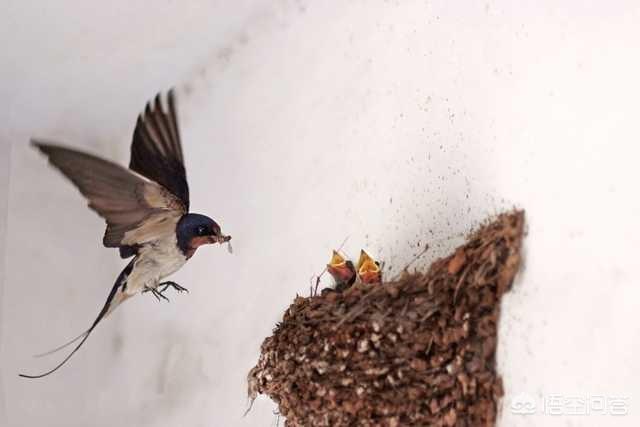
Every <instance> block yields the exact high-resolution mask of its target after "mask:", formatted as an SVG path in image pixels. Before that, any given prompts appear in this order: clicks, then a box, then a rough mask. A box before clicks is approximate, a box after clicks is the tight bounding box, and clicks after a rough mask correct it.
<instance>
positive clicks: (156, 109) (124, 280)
mask: <svg viewBox="0 0 640 427" xmlns="http://www.w3.org/2000/svg"><path fill="white" fill-rule="evenodd" d="M167 104H168V111H165V110H164V108H163V106H162V101H161V99H160V94H158V96H156V98H155V100H154V102H153V105H152V103H151V102H149V103H147V106H146V109H145V111H144V113H142V114H140V115H139V116H138V121H137V123H136V127H135V130H134V132H133V142H132V144H131V162H130V163H129V169H126V168H124V167H122V166H120V165H117V164H115V163H112V162H110V161H108V160H104V159H101V158H99V157H96V156H93V155H91V154H87V153H83V152H80V151H76V150H73V149H70V148H65V147H63V146H60V145H55V144H50V143H48V142H45V141H39V140H32V144H33V145H34V146H35V147H36V148H38V149H39V150H40V151H41V152H42V153H44V154H45V155H46V156H47V157H48V158H49V162H50V163H51V164H52V165H53V166H54V167H55V168H57V169H58V170H60V172H62V173H63V174H64V175H65V176H66V177H67V178H68V179H69V180H71V182H72V183H73V184H75V186H76V187H77V188H78V190H80V192H81V193H82V194H83V195H84V196H85V197H86V198H87V200H88V203H89V207H90V208H91V209H93V210H94V211H96V212H97V213H98V215H100V216H101V217H103V218H104V219H105V221H106V223H107V229H106V231H105V234H104V238H103V240H102V243H103V244H104V246H106V247H108V248H118V249H119V251H120V256H121V257H122V258H129V257H133V259H132V260H131V262H129V264H128V265H127V266H126V267H125V268H124V270H122V272H121V273H120V275H119V276H118V278H117V279H116V282H115V284H114V285H113V287H112V288H111V292H109V295H108V297H107V301H106V302H105V304H104V306H103V307H102V310H100V312H99V313H98V317H97V318H96V319H95V321H94V322H93V324H92V325H91V326H90V327H89V329H87V330H86V331H85V332H83V333H82V334H81V335H79V336H78V337H76V338H75V339H73V340H71V341H70V342H68V343H66V344H64V345H62V346H60V347H58V348H57V349H55V350H52V351H51V352H54V351H57V350H60V349H62V348H64V347H66V346H68V345H70V344H72V343H74V342H76V341H77V340H80V339H81V341H80V343H79V344H78V345H77V346H76V347H75V348H74V349H73V351H71V353H70V354H69V355H68V356H67V357H65V358H64V359H63V360H62V362H60V363H59V364H58V365H57V366H56V367H54V368H53V369H51V370H49V371H47V372H45V373H42V374H40V375H24V374H21V375H20V376H21V377H25V378H40V377H44V376H46V375H49V374H51V373H53V372H55V371H56V370H58V369H59V368H60V367H61V366H63V365H64V364H65V363H66V362H67V361H68V360H69V359H70V358H71V356H73V355H74V354H75V352H76V351H78V349H79V348H80V347H81V346H82V344H84V342H85V341H86V340H87V338H88V337H89V335H90V334H91V332H92V331H93V330H94V328H95V327H96V326H97V325H98V323H100V321H101V320H102V319H104V317H105V316H107V315H108V314H110V313H111V312H112V311H113V310H114V309H115V308H116V307H117V306H118V305H120V304H121V303H122V302H123V301H124V300H126V299H127V298H129V297H132V296H133V295H135V294H137V293H139V292H146V291H151V292H152V293H153V294H154V295H155V296H156V297H163V298H166V297H164V295H162V293H163V292H164V291H166V290H167V288H168V287H173V288H175V289H176V290H178V291H182V290H185V288H183V287H181V286H179V285H178V284H176V283H174V282H170V281H168V282H162V279H164V278H165V277H167V276H168V275H170V274H172V273H174V272H175V271H177V270H178V269H180V268H181V267H182V266H183V265H184V264H185V263H186V262H187V260H188V259H189V258H191V257H192V256H193V254H194V253H195V252H196V249H198V247H200V246H202V245H205V244H210V243H223V242H227V241H229V240H230V239H231V237H230V236H225V235H224V234H222V231H221V229H220V226H219V225H218V224H217V223H216V222H215V221H214V220H213V219H211V218H209V217H207V216H204V215H200V214H195V213H189V186H188V184H187V177H186V172H185V167H184V160H183V156H182V146H181V143H180V133H179V129H178V121H177V118H176V110H175V102H174V95H173V91H170V92H169V94H168V96H167ZM160 286H163V287H164V289H160V290H158V287H160ZM51 352H50V353H51ZM47 354H48V353H47Z"/></svg>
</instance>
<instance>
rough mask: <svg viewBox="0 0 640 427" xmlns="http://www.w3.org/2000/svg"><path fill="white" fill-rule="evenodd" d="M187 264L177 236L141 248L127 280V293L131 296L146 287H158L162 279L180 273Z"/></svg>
mask: <svg viewBox="0 0 640 427" xmlns="http://www.w3.org/2000/svg"><path fill="white" fill-rule="evenodd" d="M186 262H187V258H186V257H185V256H184V254H183V253H182V252H181V251H180V249H178V245H177V241H176V237H175V235H174V236H172V237H171V238H166V239H163V240H157V241H155V242H153V243H149V244H147V245H145V246H143V247H141V248H140V250H139V251H138V255H137V256H136V261H135V263H134V265H133V270H132V271H131V274H129V277H128V279H127V289H126V293H128V294H130V295H131V294H135V293H138V292H140V291H142V290H143V289H144V288H145V287H148V288H155V287H157V286H158V284H159V283H160V281H161V280H162V279H164V278H165V277H167V276H168V275H170V274H172V273H174V272H176V271H178V270H179V269H180V268H181V267H182V266H183V265H184V264H185V263H186Z"/></svg>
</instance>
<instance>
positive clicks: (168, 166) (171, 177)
mask: <svg viewBox="0 0 640 427" xmlns="http://www.w3.org/2000/svg"><path fill="white" fill-rule="evenodd" d="M167 104H168V111H165V109H164V108H163V106H162V100H161V99H160V94H158V95H157V96H156V97H155V99H154V100H153V101H150V102H148V103H147V105H146V107H145V109H144V112H143V113H142V114H140V116H138V121H137V122H136V128H135V130H134V131H133V142H132V143H131V162H130V163H129V168H130V169H131V170H133V171H135V172H138V173H139V174H141V175H143V176H145V177H147V178H149V179H151V180H153V181H155V182H157V183H158V184H160V185H162V186H163V187H165V188H166V189H167V190H169V191H170V192H171V193H173V194H174V195H175V196H176V197H177V198H179V199H180V200H181V201H182V204H183V205H184V206H185V208H186V209H187V210H188V209H189V185H188V183H187V175H186V171H185V167H184V158H183V155H182V144H181V142H180V132H179V129H178V119H177V115H176V109H175V99H174V94H173V91H169V93H168V95H167Z"/></svg>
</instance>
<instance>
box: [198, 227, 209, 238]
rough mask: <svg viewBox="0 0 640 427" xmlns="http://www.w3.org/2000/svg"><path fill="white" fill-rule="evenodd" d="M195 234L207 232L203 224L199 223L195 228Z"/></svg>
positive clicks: (199, 234) (201, 234)
mask: <svg viewBox="0 0 640 427" xmlns="http://www.w3.org/2000/svg"><path fill="white" fill-rule="evenodd" d="M196 234H198V236H204V235H205V234H207V229H206V227H205V226H204V225H199V226H198V228H197V229H196Z"/></svg>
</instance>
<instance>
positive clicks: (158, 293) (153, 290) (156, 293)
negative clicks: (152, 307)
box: [142, 286, 169, 302]
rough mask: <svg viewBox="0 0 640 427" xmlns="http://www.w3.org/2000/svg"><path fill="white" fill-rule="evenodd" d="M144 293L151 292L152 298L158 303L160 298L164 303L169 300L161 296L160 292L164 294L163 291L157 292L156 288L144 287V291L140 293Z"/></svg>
mask: <svg viewBox="0 0 640 427" xmlns="http://www.w3.org/2000/svg"><path fill="white" fill-rule="evenodd" d="M165 290H166V288H165ZM145 292H151V293H152V294H153V296H154V297H156V298H157V299H158V301H160V298H162V299H164V300H165V301H167V302H169V298H167V297H165V296H164V295H162V292H164V291H159V290H157V289H156V288H152V287H149V286H145V287H144V289H143V290H142V293H145Z"/></svg>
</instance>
